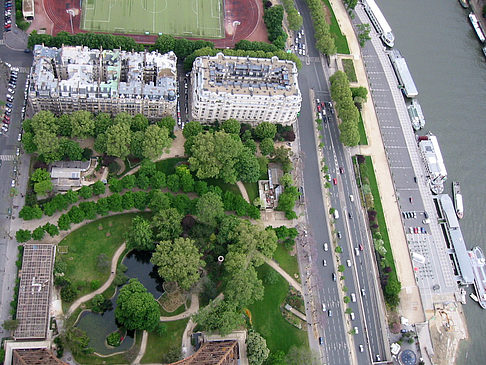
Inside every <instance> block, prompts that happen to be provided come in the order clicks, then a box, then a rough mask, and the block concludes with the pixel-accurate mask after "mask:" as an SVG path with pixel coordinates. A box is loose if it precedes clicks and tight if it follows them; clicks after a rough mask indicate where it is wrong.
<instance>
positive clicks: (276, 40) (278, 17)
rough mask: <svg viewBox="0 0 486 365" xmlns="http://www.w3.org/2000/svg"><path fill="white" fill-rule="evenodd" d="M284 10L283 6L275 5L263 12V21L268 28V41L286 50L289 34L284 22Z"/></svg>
mask: <svg viewBox="0 0 486 365" xmlns="http://www.w3.org/2000/svg"><path fill="white" fill-rule="evenodd" d="M283 16H284V8H283V6H282V5H275V6H272V7H270V8H267V9H265V10H264V11H263V21H264V22H265V26H266V27H267V32H268V40H269V41H270V42H272V44H273V45H275V47H277V48H278V49H284V48H285V42H286V41H287V37H288V36H287V33H285V31H284V29H283V27H282V22H283Z"/></svg>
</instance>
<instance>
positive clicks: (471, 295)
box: [469, 293, 479, 303]
mask: <svg viewBox="0 0 486 365" xmlns="http://www.w3.org/2000/svg"><path fill="white" fill-rule="evenodd" d="M469 297H470V298H471V299H472V300H474V301H475V302H476V303H479V299H478V297H477V296H476V294H474V293H471V294H469Z"/></svg>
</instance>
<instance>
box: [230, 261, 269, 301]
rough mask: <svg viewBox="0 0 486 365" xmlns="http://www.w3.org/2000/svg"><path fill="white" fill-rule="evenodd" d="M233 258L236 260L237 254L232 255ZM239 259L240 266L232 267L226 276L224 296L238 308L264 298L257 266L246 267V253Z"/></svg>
mask: <svg viewBox="0 0 486 365" xmlns="http://www.w3.org/2000/svg"><path fill="white" fill-rule="evenodd" d="M232 259H233V260H234V259H235V256H232ZM238 259H239V261H240V265H241V266H240V268H236V269H233V267H231V269H230V271H229V272H228V275H227V276H226V281H227V283H226V288H225V290H224V297H225V299H227V300H229V301H230V302H232V303H235V304H236V306H237V307H238V308H244V307H247V306H248V305H250V304H253V303H254V302H255V301H256V300H262V299H263V291H264V288H263V283H262V281H261V280H260V279H259V278H258V275H257V272H256V270H255V268H254V267H253V266H251V265H250V266H248V267H247V268H245V265H246V258H245V257H244V255H243V254H242V255H241V256H239V257H238ZM228 267H229V266H228Z"/></svg>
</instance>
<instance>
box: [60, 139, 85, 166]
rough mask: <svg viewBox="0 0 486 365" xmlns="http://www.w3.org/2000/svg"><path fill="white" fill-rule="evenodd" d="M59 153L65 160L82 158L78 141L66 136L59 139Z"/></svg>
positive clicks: (81, 150)
mask: <svg viewBox="0 0 486 365" xmlns="http://www.w3.org/2000/svg"><path fill="white" fill-rule="evenodd" d="M59 154H60V155H61V156H62V157H63V158H64V159H67V160H71V161H79V160H82V159H83V149H82V148H81V146H80V145H79V143H78V142H75V141H72V140H70V139H67V138H61V139H60V140H59Z"/></svg>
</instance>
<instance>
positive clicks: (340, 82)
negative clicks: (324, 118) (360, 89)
mask: <svg viewBox="0 0 486 365" xmlns="http://www.w3.org/2000/svg"><path fill="white" fill-rule="evenodd" d="M329 80H330V81H331V97H332V99H333V100H334V102H335V104H334V105H335V108H336V110H337V114H338V117H339V119H341V124H340V125H339V130H340V131H341V135H340V140H341V142H342V143H343V144H344V145H345V146H356V145H357V144H358V143H359V131H358V122H359V111H358V108H356V105H354V101H353V93H352V91H351V88H350V87H349V81H348V77H347V76H346V74H345V73H344V72H342V71H337V72H336V73H334V75H332V76H331V77H330V78H329Z"/></svg>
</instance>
